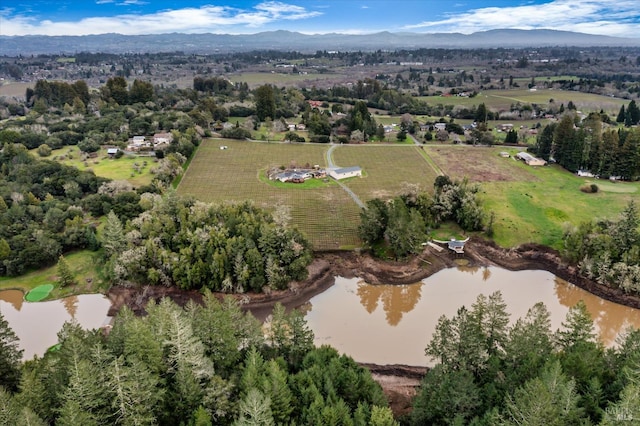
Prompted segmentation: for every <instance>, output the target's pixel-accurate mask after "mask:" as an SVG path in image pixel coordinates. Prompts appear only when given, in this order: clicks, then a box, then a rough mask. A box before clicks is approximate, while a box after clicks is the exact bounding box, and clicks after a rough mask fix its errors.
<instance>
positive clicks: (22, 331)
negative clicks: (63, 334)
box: [0, 290, 111, 359]
mask: <svg viewBox="0 0 640 426" xmlns="http://www.w3.org/2000/svg"><path fill="white" fill-rule="evenodd" d="M110 307H111V302H110V301H109V299H107V298H106V297H105V296H104V295H102V294H83V295H79V296H71V297H66V298H64V299H60V300H52V301H49V302H27V301H25V300H24V294H23V293H22V292H21V291H19V290H3V291H0V312H2V315H3V316H4V319H5V320H6V321H7V322H8V323H9V326H10V327H11V328H12V329H13V331H14V332H15V333H16V335H17V336H18V338H19V339H20V348H21V349H23V350H24V352H23V354H22V355H23V359H31V358H33V356H34V355H38V356H42V355H43V354H44V353H45V351H46V350H47V349H48V348H49V347H51V346H53V345H55V344H56V343H58V336H57V334H58V332H59V331H60V329H61V328H62V325H63V324H64V323H65V322H67V321H72V320H75V321H77V322H78V324H80V325H81V326H82V327H84V328H86V329H93V328H99V327H101V326H102V325H103V323H104V321H105V319H106V318H107V312H108V311H109V308H110Z"/></svg>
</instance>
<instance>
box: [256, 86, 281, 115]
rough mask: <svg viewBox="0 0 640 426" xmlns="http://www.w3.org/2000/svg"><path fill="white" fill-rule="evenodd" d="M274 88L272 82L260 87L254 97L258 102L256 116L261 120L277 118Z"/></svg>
mask: <svg viewBox="0 0 640 426" xmlns="http://www.w3.org/2000/svg"><path fill="white" fill-rule="evenodd" d="M274 90H275V89H274V88H273V86H271V85H270V84H265V85H262V86H260V87H258V88H257V89H256V90H255V92H254V94H253V97H254V99H255V103H256V116H257V117H258V120H259V121H265V120H266V119H267V118H270V119H272V120H273V119H275V118H276V101H275V94H274Z"/></svg>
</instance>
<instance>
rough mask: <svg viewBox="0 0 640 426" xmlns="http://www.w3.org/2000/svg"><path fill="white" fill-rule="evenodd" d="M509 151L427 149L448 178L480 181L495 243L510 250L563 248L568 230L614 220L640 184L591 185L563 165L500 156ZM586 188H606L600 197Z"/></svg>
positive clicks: (456, 147)
mask: <svg viewBox="0 0 640 426" xmlns="http://www.w3.org/2000/svg"><path fill="white" fill-rule="evenodd" d="M501 151H507V152H509V153H511V154H512V155H513V154H514V153H515V152H517V151H518V150H515V149H505V148H504V147H493V148H479V147H471V146H432V147H429V148H427V152H428V153H429V155H431V156H432V157H433V159H434V161H435V162H436V164H438V166H439V167H440V168H441V169H442V170H443V171H444V173H445V174H447V175H449V176H451V177H454V178H457V179H460V178H463V177H465V176H466V177H468V178H469V180H470V181H473V182H480V183H481V188H482V198H483V201H484V207H485V211H487V212H494V213H495V224H494V230H495V235H494V239H495V240H496V242H497V243H498V244H500V245H502V246H504V247H511V246H515V245H518V244H521V243H525V242H536V243H541V244H545V245H549V246H551V247H554V248H557V249H559V248H561V247H560V240H561V237H562V231H563V227H564V226H566V225H567V224H568V223H571V224H573V225H577V224H579V223H581V222H586V221H589V220H593V219H597V218H614V217H616V216H617V215H618V214H619V213H620V212H621V211H622V210H623V209H624V207H625V205H626V204H627V203H628V202H629V201H630V200H631V199H632V198H635V199H637V195H634V192H636V191H637V190H638V187H640V184H639V183H637V182H635V183H627V182H618V183H611V182H608V181H604V182H600V181H598V180H595V179H593V180H585V179H584V178H580V177H578V176H576V175H574V174H571V173H569V172H567V171H566V170H564V169H562V168H561V167H558V166H545V167H530V166H527V165H526V164H524V163H523V162H521V161H515V160H513V158H502V157H500V156H499V155H498V154H499V152H501ZM585 183H596V185H599V186H600V185H602V187H603V190H602V191H599V192H598V193H595V194H586V193H583V192H581V191H580V186H582V185H584V184H585Z"/></svg>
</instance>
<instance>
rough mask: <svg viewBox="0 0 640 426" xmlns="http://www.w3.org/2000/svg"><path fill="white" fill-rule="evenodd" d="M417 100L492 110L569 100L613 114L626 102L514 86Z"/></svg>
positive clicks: (578, 93)
mask: <svg viewBox="0 0 640 426" xmlns="http://www.w3.org/2000/svg"><path fill="white" fill-rule="evenodd" d="M419 99H421V100H423V101H425V102H428V103H429V104H435V105H437V104H442V105H460V106H467V107H469V106H472V105H479V104H481V103H484V104H485V105H486V106H487V107H488V108H491V109H494V110H507V111H508V110H509V108H510V107H511V105H512V104H515V103H518V102H519V103H521V104H538V105H547V104H549V101H550V100H551V99H553V101H554V103H556V104H557V105H560V104H562V103H564V104H565V106H566V105H567V104H568V103H569V101H572V102H573V103H574V104H575V105H576V107H577V108H578V109H582V110H585V111H599V110H600V109H603V110H604V111H605V112H608V113H609V114H615V113H617V112H618V110H619V109H620V106H622V105H624V104H626V103H627V102H626V101H625V100H624V99H616V98H610V97H606V96H602V95H595V94H592V93H582V92H573V91H567V90H552V89H538V90H534V91H532V90H529V89H516V90H486V91H482V92H480V93H479V94H478V95H477V96H474V97H472V98H470V97H462V96H422V97H420V98H419Z"/></svg>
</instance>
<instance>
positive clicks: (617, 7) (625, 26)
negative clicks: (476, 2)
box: [405, 0, 640, 37]
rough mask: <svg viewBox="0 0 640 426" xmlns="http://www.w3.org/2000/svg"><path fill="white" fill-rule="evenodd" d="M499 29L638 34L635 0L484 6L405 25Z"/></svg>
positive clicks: (461, 29) (463, 30)
mask: <svg viewBox="0 0 640 426" xmlns="http://www.w3.org/2000/svg"><path fill="white" fill-rule="evenodd" d="M500 28H516V29H541V28H548V29H554V30H565V31H578V32H585V33H590V34H601V35H612V36H619V37H638V36H639V35H640V2H638V1H637V0H617V1H611V0H553V1H549V2H547V3H543V4H526V5H521V6H511V7H485V8H480V9H472V10H469V11H466V12H461V13H453V14H449V15H448V17H447V18H446V19H442V20H439V21H425V22H421V23H419V24H415V25H408V26H406V27H405V29H408V30H425V31H428V32H460V33H464V34H470V33H473V32H476V31H486V30H491V29H500Z"/></svg>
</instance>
